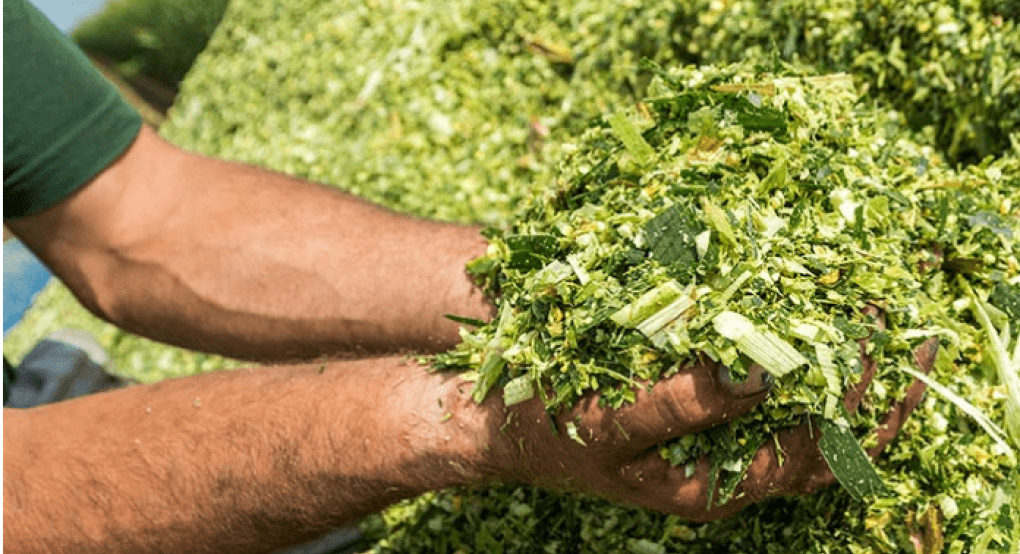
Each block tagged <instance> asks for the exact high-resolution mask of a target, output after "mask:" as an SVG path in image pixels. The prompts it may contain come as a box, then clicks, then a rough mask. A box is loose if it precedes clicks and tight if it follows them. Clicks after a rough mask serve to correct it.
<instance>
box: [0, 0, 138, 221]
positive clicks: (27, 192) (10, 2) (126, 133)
mask: <svg viewBox="0 0 1020 554" xmlns="http://www.w3.org/2000/svg"><path fill="white" fill-rule="evenodd" d="M3 83H4V84H3V91H4V219H9V218H16V217H23V216H27V215H32V214H35V213H38V212H40V211H42V210H44V209H46V208H48V207H50V206H52V205H54V204H56V203H57V202H59V201H60V200H61V199H63V198H66V197H67V196H68V195H70V194H71V193H72V192H73V191H75V190H76V189H78V188H79V187H81V186H82V185H84V184H85V183H87V182H89V181H90V180H91V179H92V178H93V177H95V176H96V175H98V174H99V173H100V172H101V171H102V170H103V169H104V168H105V167H106V166H108V165H110V163H112V162H113V161H114V160H116V159H117V157H119V156H120V155H121V153H123V152H124V151H125V150H126V149H127V147H128V146H130V145H131V143H132V142H133V141H134V139H135V137H137V136H138V132H139V130H140V129H141V125H142V118H141V116H140V115H139V114H138V112H136V111H135V110H134V108H132V107H131V105H130V104H128V103H127V102H126V101H125V100H124V99H123V98H122V97H121V95H120V93H119V92H118V91H117V89H116V88H114V87H113V85H111V84H110V83H109V82H108V81H106V79H104V78H103V76H102V75H100V74H99V72H98V71H96V69H95V68H93V67H92V64H91V63H90V62H89V60H88V58H86V57H85V55H84V54H83V53H82V52H81V50H79V49H78V48H77V46H75V45H74V44H73V43H72V42H71V41H70V39H68V38H67V37H66V36H64V35H63V33H61V32H60V31H59V30H58V29H57V28H56V27H54V26H53V24H52V23H50V21H49V20H47V19H46V17H45V16H43V15H42V14H41V13H39V11H38V10H37V9H36V8H35V7H33V6H31V5H30V4H29V3H28V2H27V1H26V0H4V81H3Z"/></svg>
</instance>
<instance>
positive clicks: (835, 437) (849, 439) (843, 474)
mask: <svg viewBox="0 0 1020 554" xmlns="http://www.w3.org/2000/svg"><path fill="white" fill-rule="evenodd" d="M818 428H819V429H820V430H821V432H822V437H821V439H820V440H819V441H818V448H819V449H820V450H821V451H822V456H824V457H825V462H826V463H827V464H829V469H830V470H832V474H833V475H835V476H836V479H837V480H838V481H839V483H840V484H841V485H843V488H845V489H846V490H847V492H849V493H850V495H851V496H853V497H854V498H855V499H856V500H863V499H864V498H865V497H868V496H872V495H879V496H884V495H887V494H889V489H888V488H886V486H885V483H883V482H882V478H881V477H880V476H879V475H878V472H877V471H875V467H874V466H873V465H872V464H871V459H870V458H868V454H867V453H866V452H864V449H863V448H861V444H860V443H859V442H857V438H856V437H854V435H853V433H851V432H850V429H848V428H845V427H842V426H840V425H837V424H835V423H833V422H831V421H829V420H826V419H820V420H818Z"/></svg>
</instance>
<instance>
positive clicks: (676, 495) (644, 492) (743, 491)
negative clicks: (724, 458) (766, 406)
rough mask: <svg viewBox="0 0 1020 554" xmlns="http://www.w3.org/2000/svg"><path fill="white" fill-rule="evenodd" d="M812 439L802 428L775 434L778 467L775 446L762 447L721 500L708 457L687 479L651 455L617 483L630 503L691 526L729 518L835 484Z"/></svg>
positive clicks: (627, 468) (635, 463) (633, 465)
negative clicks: (769, 500)
mask: <svg viewBox="0 0 1020 554" xmlns="http://www.w3.org/2000/svg"><path fill="white" fill-rule="evenodd" d="M818 437H819V435H818V430H817V429H816V430H814V432H813V433H812V432H811V430H810V429H808V428H807V426H801V427H797V428H794V429H788V430H786V431H783V432H781V433H780V435H779V442H780V444H781V445H782V446H781V448H782V452H783V462H782V463H780V456H779V455H777V450H776V443H775V442H773V441H767V442H766V443H765V444H764V445H762V447H761V448H760V449H759V450H758V452H756V453H755V456H754V458H753V460H752V462H751V464H750V466H749V467H748V469H747V472H746V473H745V475H744V478H743V480H742V481H741V482H740V484H739V485H738V486H737V488H736V489H735V490H734V491H733V493H732V495H730V496H729V497H728V498H725V499H724V498H723V497H722V494H723V492H722V491H721V490H720V489H721V486H722V482H721V480H716V482H715V483H713V482H712V479H711V477H710V474H711V468H712V462H711V460H710V459H709V458H708V457H702V458H701V459H700V460H699V461H698V463H697V465H696V467H695V470H694V473H693V474H691V475H688V474H687V468H686V467H684V466H681V467H673V466H671V465H670V464H669V462H667V461H666V460H663V459H662V458H661V457H660V456H659V455H658V453H657V452H652V453H649V454H647V455H645V456H643V457H641V458H638V459H637V460H634V461H633V462H631V463H628V464H624V465H623V466H621V468H620V477H621V479H620V481H621V482H622V483H624V484H625V486H626V487H627V489H626V490H627V493H626V495H625V496H627V497H629V498H630V499H631V500H630V501H632V502H636V503H639V504H641V505H644V506H646V507H650V508H653V509H656V510H659V511H661V512H666V513H671V514H676V515H679V516H682V517H684V518H686V519H690V520H693V521H711V520H715V519H720V518H724V517H729V516H731V515H733V514H735V513H737V512H739V511H740V510H742V509H743V508H745V507H746V506H748V505H750V504H753V503H755V502H758V501H760V500H762V499H764V498H768V497H771V496H786V495H793V494H798V495H800V494H807V493H809V492H812V491H815V490H817V489H819V488H821V487H826V486H829V485H832V484H834V483H835V482H836V478H835V476H833V474H832V472H831V471H829V468H828V464H827V463H826V462H825V459H824V458H823V457H822V455H821V452H820V451H819V449H818ZM710 491H711V495H710ZM710 501H711V503H710Z"/></svg>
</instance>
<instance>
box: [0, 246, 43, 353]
mask: <svg viewBox="0 0 1020 554" xmlns="http://www.w3.org/2000/svg"><path fill="white" fill-rule="evenodd" d="M3 263H4V334H5V335H6V334H7V331H9V330H10V329H11V327H14V325H15V324H16V323H17V322H18V321H21V317H22V316H23V315H24V314H25V311H26V310H28V308H29V306H31V305H32V300H34V299H35V296H36V295H37V294H39V291H41V290H42V289H43V287H45V286H46V283H48V282H49V281H50V277H52V275H51V274H50V271H49V270H48V269H46V266H44V265H43V264H42V262H40V261H39V259H38V258H36V257H35V255H34V254H32V252H30V251H29V250H28V248H26V247H25V245H24V244H23V243H22V242H21V241H20V240H18V239H11V240H9V241H7V242H5V243H4V261H3Z"/></svg>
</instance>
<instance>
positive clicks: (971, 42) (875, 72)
mask: <svg viewBox="0 0 1020 554" xmlns="http://www.w3.org/2000/svg"><path fill="white" fill-rule="evenodd" d="M1017 6H1018V4H1017V3H1016V2H1007V1H995V0H983V1H980V0H962V1H959V2H941V1H931V0H906V1H904V0H868V1H864V0H856V1H846V0H840V1H833V0H783V1H778V2H775V1H768V0H737V1H728V2H719V1H716V0H696V1H693V2H679V3H678V13H677V16H676V18H675V19H674V22H675V25H674V27H673V31H674V36H675V37H676V45H677V47H678V48H679V49H680V51H681V52H680V53H678V54H677V57H678V58H679V59H680V60H681V61H684V62H689V63H696V64H702V63H713V64H724V63H733V62H739V61H743V60H754V59H764V58H766V57H768V56H769V55H770V54H771V53H772V52H773V51H776V52H778V53H779V54H780V55H781V56H783V57H784V58H785V59H789V60H797V61H800V62H803V63H806V64H810V65H811V66H812V67H814V68H816V69H817V70H818V71H820V72H831V71H846V72H849V73H852V74H853V75H854V77H855V79H857V80H858V81H859V82H860V83H861V84H863V85H865V86H866V87H867V89H869V90H868V92H869V94H871V95H873V96H874V97H876V98H880V99H882V100H883V101H885V102H888V103H889V104H891V105H892V106H894V107H895V108H897V109H898V110H900V111H901V112H903V113H904V114H905V116H906V119H907V124H908V125H909V126H910V127H911V128H913V129H915V130H917V131H919V132H921V133H922V134H923V135H924V136H925V139H926V140H927V141H928V142H930V143H932V144H934V145H936V146H937V147H938V148H939V149H940V150H942V152H943V153H944V154H945V155H946V156H947V158H948V159H949V160H951V161H954V162H956V161H963V162H975V161H980V160H981V159H983V158H985V157H986V156H998V155H1001V154H1002V153H1004V152H1006V151H1008V150H1010V148H1012V146H1011V140H1010V135H1014V136H1015V135H1016V132H1017V129H1018V128H1020V64H1017V60H1018V59H1020V28H1018V27H1017V24H1018V21H1017V15H1018V7H1017Z"/></svg>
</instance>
